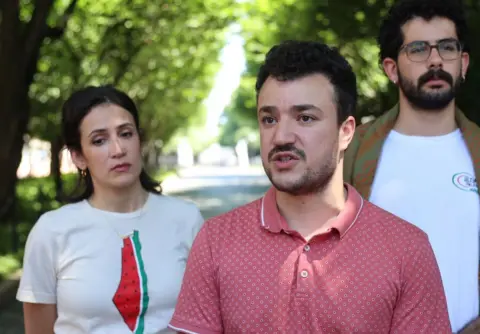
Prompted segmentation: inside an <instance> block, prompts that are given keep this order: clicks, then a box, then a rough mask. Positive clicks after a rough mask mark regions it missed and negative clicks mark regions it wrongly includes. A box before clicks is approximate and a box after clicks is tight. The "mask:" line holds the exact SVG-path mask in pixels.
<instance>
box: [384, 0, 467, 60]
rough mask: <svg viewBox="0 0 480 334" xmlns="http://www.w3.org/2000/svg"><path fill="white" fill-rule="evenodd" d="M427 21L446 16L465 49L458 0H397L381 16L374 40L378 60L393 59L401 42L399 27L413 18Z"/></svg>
mask: <svg viewBox="0 0 480 334" xmlns="http://www.w3.org/2000/svg"><path fill="white" fill-rule="evenodd" d="M417 17H418V18H422V19H424V20H426V21H430V20H431V19H433V18H434V17H441V18H446V19H448V20H450V21H452V22H453V23H454V24H455V28H456V31H457V36H458V39H459V41H460V43H461V44H462V46H463V50H464V51H466V52H468V51H469V43H468V26H467V20H466V18H465V11H464V8H463V4H462V1H461V0H398V1H397V2H395V4H394V5H393V6H392V7H391V8H390V10H389V11H388V13H387V15H386V17H385V18H384V20H383V22H382V24H381V26H380V30H379V34H378V37H377V42H378V45H379V47H380V55H379V56H380V57H379V60H380V63H382V61H383V60H384V59H385V58H392V59H394V60H397V57H398V52H399V50H400V47H401V46H402V44H403V42H404V36H403V33H402V27H403V25H404V24H405V23H407V22H408V21H410V20H412V19H414V18H417Z"/></svg>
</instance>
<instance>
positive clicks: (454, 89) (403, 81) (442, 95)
mask: <svg viewBox="0 0 480 334" xmlns="http://www.w3.org/2000/svg"><path fill="white" fill-rule="evenodd" d="M398 74H399V76H398V84H399V86H400V89H401V90H402V92H403V94H404V95H405V97H406V98H407V100H408V101H409V102H410V103H411V104H412V105H413V106H414V107H416V108H419V109H423V110H430V111H436V110H442V109H443V108H445V107H446V106H447V105H448V104H449V103H450V102H452V100H453V99H454V98H455V96H456V94H457V93H458V90H459V88H460V84H461V78H460V75H459V77H458V78H456V80H453V78H452V76H451V75H450V73H448V72H445V71H444V70H442V69H436V70H434V69H431V70H429V71H428V72H427V73H425V74H423V75H422V76H421V77H420V78H418V82H417V85H416V86H415V84H414V83H413V82H412V81H410V80H408V79H407V78H405V77H404V76H402V74H401V73H400V72H399V73H398ZM431 79H437V80H444V81H446V82H447V83H448V84H449V85H450V88H449V89H447V90H443V91H438V92H427V91H424V90H423V89H422V87H423V86H424V85H425V84H426V83H427V82H428V81H429V80H431Z"/></svg>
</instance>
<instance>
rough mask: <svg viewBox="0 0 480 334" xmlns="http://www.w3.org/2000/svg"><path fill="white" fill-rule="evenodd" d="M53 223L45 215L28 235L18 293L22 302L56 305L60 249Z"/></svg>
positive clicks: (18, 297)
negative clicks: (52, 228) (51, 227)
mask: <svg viewBox="0 0 480 334" xmlns="http://www.w3.org/2000/svg"><path fill="white" fill-rule="evenodd" d="M52 223H56V221H52V220H51V219H50V218H48V213H47V214H44V215H43V216H41V217H40V219H39V220H38V221H37V223H35V225H34V226H33V228H32V230H31V231H30V233H29V235H28V238H27V242H26V245H25V254H24V257H23V273H22V278H21V280H20V285H19V288H18V291H17V299H18V300H19V301H21V302H27V303H39V304H56V301H57V296H56V290H57V274H56V268H57V266H56V263H57V257H58V246H57V242H56V241H57V240H56V237H55V236H56V233H55V232H54V231H52V230H51V229H50V226H51V224H52ZM57 223H58V222H57Z"/></svg>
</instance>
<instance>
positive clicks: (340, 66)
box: [255, 40, 357, 125]
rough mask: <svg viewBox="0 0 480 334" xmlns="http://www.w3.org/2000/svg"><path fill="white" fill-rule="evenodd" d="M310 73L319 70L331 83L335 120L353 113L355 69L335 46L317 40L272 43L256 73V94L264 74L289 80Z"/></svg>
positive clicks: (263, 80) (343, 119)
mask: <svg viewBox="0 0 480 334" xmlns="http://www.w3.org/2000/svg"><path fill="white" fill-rule="evenodd" d="M312 74H322V75H324V76H326V77H327V78H328V79H329V80H330V82H331V83H332V85H333V87H334V90H335V95H336V96H335V99H336V104H337V116H338V117H337V120H338V124H339V125H340V124H342V123H343V121H345V120H346V119H347V117H348V116H353V114H354V112H355V107H356V104H357V80H356V76H355V73H354V72H353V70H352V67H351V66H350V64H349V63H348V62H347V60H346V59H345V58H344V57H343V56H342V55H341V54H340V53H339V52H338V50H337V49H335V48H331V47H329V46H328V45H326V44H322V43H319V42H310V41H292V40H289V41H285V42H283V43H280V44H278V45H275V46H274V47H272V48H271V49H270V51H269V52H268V53H267V55H266V57H265V62H264V63H263V64H262V65H261V67H260V70H259V72H258V75H257V83H256V85H255V90H256V92H257V97H258V94H259V92H260V89H261V88H262V86H263V84H264V83H265V81H266V80H267V78H268V77H273V78H275V79H276V80H279V81H290V80H296V79H299V78H302V77H305V76H308V75H312Z"/></svg>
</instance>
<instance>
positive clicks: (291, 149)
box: [268, 144, 306, 161]
mask: <svg viewBox="0 0 480 334" xmlns="http://www.w3.org/2000/svg"><path fill="white" fill-rule="evenodd" d="M283 152H290V153H293V154H295V155H297V156H299V157H300V158H301V159H303V160H305V157H306V155H305V152H304V151H302V150H299V149H298V148H296V147H295V146H294V145H292V144H287V145H281V146H276V147H274V148H273V149H272V150H271V151H270V152H269V153H268V161H272V157H273V156H274V155H275V154H277V153H283Z"/></svg>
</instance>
